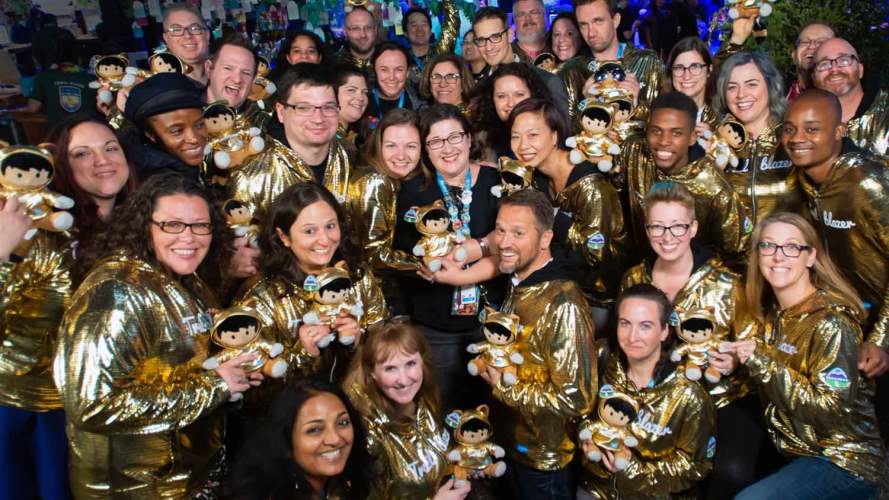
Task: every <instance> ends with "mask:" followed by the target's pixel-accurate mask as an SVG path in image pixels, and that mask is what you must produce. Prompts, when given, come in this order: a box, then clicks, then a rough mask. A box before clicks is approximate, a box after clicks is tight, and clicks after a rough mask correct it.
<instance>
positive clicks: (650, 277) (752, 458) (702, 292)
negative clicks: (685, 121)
mask: <svg viewBox="0 0 889 500" xmlns="http://www.w3.org/2000/svg"><path fill="white" fill-rule="evenodd" d="M643 206H644V207H645V229H646V231H647V234H648V241H649V245H650V246H651V248H652V250H654V253H655V254H656V255H657V257H656V258H654V259H646V260H645V261H644V262H642V263H641V264H638V265H636V266H634V267H632V268H630V269H628V270H627V272H626V273H625V274H624V277H623V279H622V280H621V286H620V288H621V290H627V289H629V288H631V287H632V286H634V285H637V284H640V283H648V284H652V285H654V286H656V287H657V288H658V289H659V290H662V291H663V292H664V294H666V296H667V298H668V299H670V303H671V304H672V305H673V310H674V311H675V312H676V316H675V321H674V320H673V319H672V318H671V324H672V326H674V327H680V328H681V325H682V324H683V323H685V322H686V321H688V320H690V319H692V318H693V317H698V316H700V315H701V312H702V311H708V310H709V313H710V315H712V321H711V322H710V325H711V328H712V332H713V335H714V338H718V339H721V340H726V341H735V340H738V339H743V338H748V337H752V336H753V335H754V334H755V333H756V330H755V328H753V322H752V321H750V320H749V319H748V318H746V316H745V314H744V308H743V307H742V301H743V296H744V286H743V281H742V280H741V277H740V276H739V275H738V274H735V273H733V272H732V271H730V270H729V269H728V268H727V267H725V265H724V264H723V263H722V261H721V260H720V259H719V258H718V257H715V256H713V255H712V254H711V253H710V252H709V251H707V249H705V248H702V247H699V246H697V245H696V244H695V242H694V241H693V238H694V237H695V235H696V233H697V231H698V221H697V218H696V214H695V198H694V196H693V195H692V194H691V193H690V192H689V191H688V190H687V189H686V188H685V187H683V186H682V185H681V184H677V183H674V182H670V181H666V182H663V183H661V184H657V185H655V187H654V188H653V189H652V190H651V191H650V192H649V193H648V195H646V197H645V202H644V204H643ZM708 321H709V320H708ZM708 355H709V356H710V358H709V366H712V367H714V368H715V369H716V370H717V371H718V372H719V373H720V374H721V375H722V378H721V379H720V381H719V382H717V383H715V384H713V383H707V384H706V385H705V387H706V389H707V391H708V392H709V393H710V396H711V398H712V400H713V403H714V404H715V406H716V417H717V418H716V425H717V427H716V442H717V443H718V444H719V445H718V446H717V447H716V454H715V455H714V456H713V457H712V458H713V461H714V467H713V473H712V474H711V475H710V476H709V478H708V480H707V483H706V485H707V486H706V488H705V491H706V496H707V498H713V499H718V498H732V497H734V495H735V494H737V493H738V492H739V491H741V490H742V489H744V487H745V486H748V485H750V484H752V483H753V482H754V480H755V472H756V464H757V456H758V455H759V450H760V446H761V444H762V442H763V440H764V439H765V428H764V427H763V426H762V425H761V423H760V421H759V420H760V419H759V418H758V415H759V411H760V408H759V404H758V402H757V400H756V397H755V395H754V394H753V393H751V391H750V389H751V388H750V387H749V382H748V381H747V380H746V377H745V376H744V375H743V374H740V373H738V372H737V371H736V368H737V362H736V360H735V359H734V358H733V357H732V356H731V355H728V354H722V353H719V352H716V351H711V352H709V353H708ZM680 376H685V374H684V373H680Z"/></svg>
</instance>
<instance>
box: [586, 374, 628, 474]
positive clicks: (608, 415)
mask: <svg viewBox="0 0 889 500" xmlns="http://www.w3.org/2000/svg"><path fill="white" fill-rule="evenodd" d="M638 413H639V404H638V403H637V402H636V400H634V399H633V398H631V397H630V396H628V395H626V394H623V393H621V392H617V391H615V390H614V387H612V386H610V385H608V384H605V385H603V386H602V388H601V389H599V411H598V414H599V418H598V419H597V420H595V421H593V420H590V419H589V418H585V419H583V421H582V422H581V423H580V432H579V433H578V438H579V439H580V441H581V442H583V443H585V444H587V445H588V446H589V447H590V451H589V452H587V454H586V457H587V459H589V460H590V461H591V462H598V461H600V460H602V452H603V450H606V451H610V452H612V453H613V454H614V467H615V468H616V469H617V470H624V469H626V468H627V466H628V465H629V463H630V459H631V458H632V456H633V455H632V452H631V451H630V448H635V447H636V446H637V445H638V444H639V440H638V439H636V437H635V436H634V435H633V433H632V431H631V430H630V424H631V423H632V422H633V421H634V420H636V415H637V414H638Z"/></svg>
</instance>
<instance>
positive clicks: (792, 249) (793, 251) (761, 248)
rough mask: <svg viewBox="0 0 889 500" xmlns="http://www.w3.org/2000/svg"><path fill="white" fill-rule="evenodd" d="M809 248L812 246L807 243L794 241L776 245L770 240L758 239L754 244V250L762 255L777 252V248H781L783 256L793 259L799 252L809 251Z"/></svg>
mask: <svg viewBox="0 0 889 500" xmlns="http://www.w3.org/2000/svg"><path fill="white" fill-rule="evenodd" d="M811 249H812V247H810V246H809V245H797V244H796V243H788V244H786V245H776V244H774V243H772V242H770V241H760V242H759V243H757V244H756V251H757V252H758V253H759V254H760V255H762V256H764V257H769V256H772V255H775V254H776V253H778V250H781V253H783V254H784V256H785V257H790V258H792V259H795V258H797V257H799V254H800V253H802V252H803V251H809V250H811Z"/></svg>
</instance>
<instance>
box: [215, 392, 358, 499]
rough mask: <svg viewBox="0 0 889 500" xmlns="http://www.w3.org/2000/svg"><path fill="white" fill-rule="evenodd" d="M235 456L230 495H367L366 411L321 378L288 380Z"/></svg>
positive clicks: (296, 497) (308, 497) (339, 496)
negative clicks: (363, 414)
mask: <svg viewBox="0 0 889 500" xmlns="http://www.w3.org/2000/svg"><path fill="white" fill-rule="evenodd" d="M263 423H264V425H261V426H258V427H257V429H256V433H255V435H254V436H253V438H252V439H250V440H249V441H248V442H247V443H246V444H245V446H244V448H243V449H242V452H241V454H240V455H239V456H238V457H236V459H235V466H234V468H233V471H232V474H231V476H230V479H229V484H228V485H227V488H226V490H227V492H228V493H229V495H228V496H230V497H231V498H237V499H247V500H269V499H273V500H294V499H296V500H315V499H318V498H341V499H343V500H361V499H364V498H366V495H367V488H368V486H369V484H370V478H369V471H370V465H371V462H372V458H371V457H370V456H368V454H367V447H366V444H365V443H366V442H367V437H366V431H365V429H364V427H363V426H362V425H361V416H360V415H359V414H358V412H357V411H356V410H355V407H354V406H352V403H351V402H350V401H349V398H348V397H346V395H345V394H344V393H343V391H342V389H340V388H339V387H337V386H336V385H334V384H331V383H330V382H327V381H324V380H321V379H319V378H316V377H310V378H304V379H300V380H298V381H294V383H292V384H289V385H288V386H287V387H285V388H284V390H282V391H281V393H280V394H278V396H277V397H276V398H275V400H274V401H273V403H272V405H271V408H270V410H269V412H268V415H267V416H266V417H265V418H264V420H263Z"/></svg>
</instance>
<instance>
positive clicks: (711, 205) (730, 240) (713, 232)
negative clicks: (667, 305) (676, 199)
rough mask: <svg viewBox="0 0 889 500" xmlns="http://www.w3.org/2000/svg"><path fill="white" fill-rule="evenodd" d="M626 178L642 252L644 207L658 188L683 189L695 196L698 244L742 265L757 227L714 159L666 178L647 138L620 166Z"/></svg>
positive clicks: (624, 154)
mask: <svg viewBox="0 0 889 500" xmlns="http://www.w3.org/2000/svg"><path fill="white" fill-rule="evenodd" d="M617 164H618V165H619V166H620V168H621V169H623V171H624V175H625V176H626V181H625V185H626V188H625V189H626V191H627V198H628V200H629V205H630V213H631V214H632V217H633V233H634V238H635V241H636V245H638V248H646V249H647V248H649V246H650V245H649V242H648V235H647V233H646V232H645V211H644V209H643V201H644V200H645V196H646V195H647V194H648V192H649V191H651V188H652V187H653V186H654V185H655V184H656V183H658V182H665V181H670V182H675V183H677V184H681V185H682V186H684V187H685V188H687V189H688V190H689V191H691V194H692V195H694V198H695V213H696V217H697V220H698V234H697V236H696V237H695V240H696V241H697V242H698V243H700V244H701V245H702V246H706V247H710V248H711V249H712V250H713V251H714V252H716V253H717V255H719V256H720V257H721V258H722V260H723V261H724V262H727V263H730V264H731V265H732V266H735V265H739V266H740V265H742V264H743V262H744V259H745V257H746V255H747V249H748V246H749V242H750V233H751V232H752V231H753V225H752V224H751V220H750V217H749V212H748V211H747V209H746V208H745V207H744V204H743V203H742V202H741V198H740V197H739V196H738V194H737V193H736V192H735V191H734V190H733V189H732V186H731V185H730V184H729V182H728V181H727V180H726V178H725V176H724V175H723V174H722V172H720V171H719V169H717V168H716V166H715V165H714V164H713V162H712V161H711V160H710V159H708V158H706V157H705V158H700V159H698V160H695V161H693V162H691V163H689V164H687V165H685V166H683V167H679V169H678V170H677V171H675V172H670V173H665V172H663V171H661V170H660V169H659V168H657V167H656V166H655V164H654V159H653V158H652V155H651V151H650V150H649V148H648V144H647V141H646V139H645V137H644V136H636V137H634V138H632V139H631V140H629V141H627V142H625V143H624V145H623V148H622V151H621V155H620V157H619V159H618V163H617Z"/></svg>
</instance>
